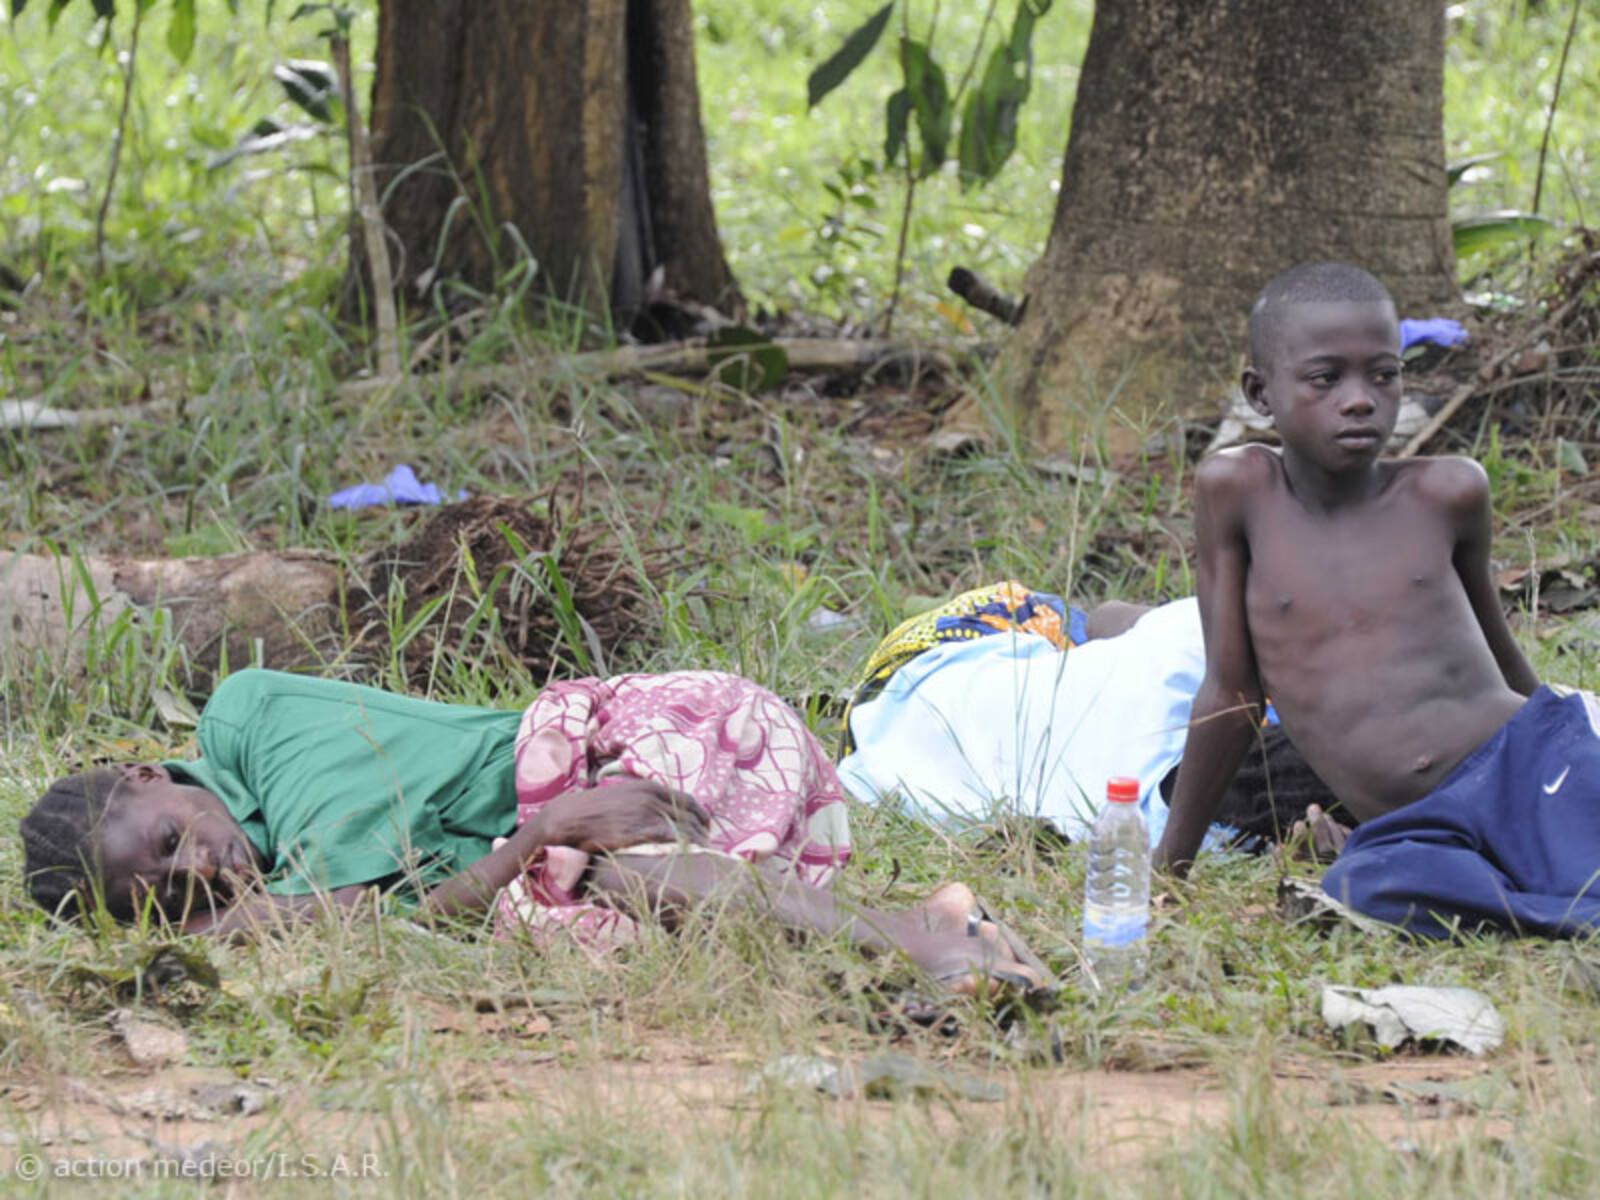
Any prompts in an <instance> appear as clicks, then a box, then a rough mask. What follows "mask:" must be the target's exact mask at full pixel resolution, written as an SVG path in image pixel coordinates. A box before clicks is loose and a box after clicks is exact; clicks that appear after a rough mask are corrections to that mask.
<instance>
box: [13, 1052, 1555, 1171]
mask: <svg viewBox="0 0 1600 1200" xmlns="http://www.w3.org/2000/svg"><path fill="white" fill-rule="evenodd" d="M464 1033H465V1034H470V1033H471V1031H470V1030H466V1031H464ZM641 1049H644V1048H641ZM655 1049H657V1050H659V1051H660V1053H652V1054H651V1055H650V1057H649V1058H648V1059H645V1060H639V1059H630V1060H627V1061H613V1062H606V1063H602V1064H599V1065H597V1066H573V1065H569V1064H566V1063H562V1062H558V1061H556V1056H555V1055H554V1054H553V1053H551V1052H548V1051H539V1050H530V1049H508V1050H507V1051H506V1052H505V1053H504V1054H502V1055H501V1056H499V1057H498V1058H496V1059H494V1060H493V1061H489V1062H478V1063H473V1062H465V1063H460V1064H458V1066H459V1069H452V1071H451V1072H450V1075H449V1078H448V1079H447V1080H446V1079H442V1078H435V1079H434V1080H433V1082H432V1086H434V1087H437V1088H442V1089H445V1090H446V1091H447V1093H448V1095H449V1097H450V1100H451V1113H452V1117H453V1120H452V1128H453V1136H459V1137H463V1138H465V1139H468V1140H470V1139H471V1138H472V1136H473V1133H474V1131H475V1129H481V1131H482V1133H483V1135H484V1136H485V1137H492V1136H494V1134H495V1131H496V1130H503V1129H505V1128H506V1127H507V1123H508V1122H513V1121H516V1120H520V1119H525V1118H526V1117H527V1116H528V1115H529V1114H531V1113H538V1114H540V1117H541V1120H544V1121H551V1120H556V1121H559V1120H579V1121H582V1120H585V1119H591V1120H592V1119H594V1118H597V1117H598V1118H602V1119H609V1120H614V1121H623V1122H629V1123H632V1122H643V1123H644V1125H645V1126H646V1127H648V1128H650V1129H651V1130H653V1131H655V1132H659V1133H666V1134H667V1135H669V1136H684V1137H690V1136H694V1135H697V1134H700V1133H703V1132H704V1131H706V1130H708V1129H710V1130H715V1129H717V1128H718V1127H719V1126H721V1125H723V1124H724V1123H726V1124H727V1125H728V1126H729V1128H730V1130H731V1128H732V1127H733V1126H734V1125H735V1124H736V1123H737V1122H738V1121H739V1120H740V1119H741V1118H742V1117H743V1116H744V1115H745V1114H748V1113H751V1112H755V1111H758V1110H759V1109H760V1108H761V1107H762V1105H763V1103H764V1098H763V1095H764V1091H765V1089H766V1088H767V1087H769V1086H772V1085H770V1084H764V1083H757V1082H752V1081H753V1080H755V1079H756V1076H757V1071H758V1069H759V1067H760V1066H761V1064H759V1063H754V1062H750V1061H748V1060H746V1059H743V1058H740V1057H738V1056H733V1055H708V1054H697V1053H695V1052H694V1051H693V1050H691V1049H690V1048H688V1047H685V1046H675V1045H672V1044H671V1043H663V1045H662V1046H661V1047H657V1048H655ZM1551 1076H1552V1072H1551V1070H1550V1069H1548V1068H1544V1067H1540V1066H1538V1065H1534V1066H1531V1067H1525V1068H1522V1069H1519V1070H1517V1071H1516V1072H1515V1073H1514V1078H1513V1072H1512V1071H1511V1070H1510V1068H1508V1066H1507V1065H1506V1064H1504V1063H1496V1062H1493V1061H1489V1062H1482V1061H1475V1060H1470V1059H1465V1058H1449V1057H1427V1058H1421V1057H1419V1058H1395V1059H1391V1060H1388V1061H1384V1062H1373V1063H1361V1064H1357V1065H1353V1066H1348V1067H1340V1066H1335V1065H1331V1064H1329V1063H1328V1062H1327V1061H1325V1060H1310V1059H1307V1060H1297V1059H1292V1058H1288V1059H1284V1060H1282V1061H1280V1062H1279V1063H1278V1064H1276V1065H1275V1068H1274V1073H1273V1076H1272V1077H1271V1079H1270V1080H1268V1079H1248V1080H1246V1079H1229V1078H1224V1077H1222V1076H1219V1074H1218V1073H1217V1072H1216V1071H1215V1070H1213V1069H1211V1068H1208V1067H1180V1068H1178V1069H1172V1070H1157V1071H1143V1072H1138V1071H1116V1070H1068V1069H1048V1068H1038V1069H1034V1070H1031V1071H1028V1072H1025V1073H1022V1074H1012V1073H1006V1072H990V1073H987V1074H986V1075H984V1076H983V1077H984V1078H986V1079H988V1080H989V1081H990V1082H992V1083H993V1084H996V1085H998V1086H999V1089H1000V1092H1002V1093H1003V1094H1002V1095H1000V1096H999V1098H998V1102H995V1103H980V1102H974V1101H968V1100H961V1099H956V1098H953V1097H951V1096H947V1095H941V1094H938V1093H937V1092H934V1093H928V1094H925V1095H923V1096H922V1098H920V1099H918V1100H916V1101H915V1103H916V1104H917V1107H918V1109H919V1114H920V1119H921V1120H924V1121H926V1122H928V1123H929V1124H930V1125H931V1126H932V1127H934V1128H935V1129H937V1130H938V1131H940V1132H942V1133H948V1134H950V1135H954V1134H956V1133H958V1132H960V1131H962V1130H970V1129H972V1128H974V1127H979V1126H983V1125H988V1124H996V1125H1004V1124H1007V1123H1010V1122H1015V1121H1017V1120H1019V1119H1020V1118H1021V1115H1022V1114H1023V1113H1025V1114H1026V1115H1027V1117H1028V1119H1029V1120H1030V1121H1031V1122H1037V1123H1038V1125H1039V1127H1040V1128H1041V1130H1042V1131H1043V1132H1044V1133H1045V1134H1046V1135H1048V1136H1058V1137H1060V1138H1062V1139H1064V1140H1065V1141H1066V1143H1067V1144H1069V1145H1072V1146H1074V1147H1078V1148H1081V1152H1082V1153H1083V1154H1084V1155H1085V1156H1086V1157H1087V1158H1088V1159H1089V1161H1091V1162H1098V1163H1104V1164H1105V1165H1107V1166H1111V1165H1123V1164H1137V1163H1139V1162H1141V1161H1144V1160H1146V1159H1147V1158H1148V1157H1149V1156H1151V1155H1153V1154H1159V1153H1162V1152H1165V1151H1171V1150H1174V1149H1177V1148H1179V1147H1181V1146H1183V1145H1185V1144H1187V1143H1189V1142H1190V1141H1192V1139H1193V1138H1194V1137H1196V1136H1197V1135H1203V1134H1204V1133H1205V1132H1206V1131H1208V1130H1212V1131H1217V1132H1218V1133H1219V1134H1220V1133H1221V1132H1222V1131H1224V1130H1225V1129H1226V1128H1227V1127H1228V1126H1229V1125H1230V1124H1231V1123H1237V1122H1238V1121H1240V1120H1254V1119H1255V1118H1253V1117H1252V1116H1251V1115H1250V1113H1251V1112H1259V1111H1260V1110H1261V1109H1262V1108H1263V1106H1270V1108H1271V1110H1272V1112H1273V1113H1274V1114H1275V1117H1274V1119H1275V1120H1277V1121H1278V1122H1280V1123H1281V1126H1284V1127H1288V1128H1294V1127H1296V1126H1299V1125H1300V1124H1301V1123H1304V1122H1310V1123H1313V1124H1316V1123H1326V1122H1328V1121H1332V1120H1344V1121H1348V1122H1352V1123H1354V1124H1355V1125H1357V1126H1359V1127H1361V1128H1363V1129H1365V1130H1366V1131H1367V1132H1368V1133H1370V1134H1371V1136H1372V1137H1374V1138H1376V1139H1378V1140H1379V1141H1381V1142H1382V1143H1384V1144H1386V1145H1388V1146H1391V1147H1393V1148H1395V1149H1396V1150H1397V1151H1400V1152H1414V1151H1415V1150H1417V1149H1426V1148H1428V1147H1430V1146H1435V1145H1438V1144H1441V1143H1444V1142H1448V1141H1451V1140H1454V1139H1455V1138H1457V1137H1458V1136H1461V1135H1464V1134H1468V1133H1471V1134H1473V1135H1475V1136H1481V1137H1491V1138H1492V1137H1500V1136H1505V1135H1507V1134H1508V1133H1509V1131H1510V1126H1511V1112H1512V1110H1513V1107H1514V1106H1522V1107H1526V1108H1528V1109H1531V1110H1533V1111H1538V1110H1539V1109H1540V1108H1541V1107H1542V1105H1543V1103H1544V1098H1543V1096H1542V1094H1541V1093H1542V1091H1543V1084H1544V1083H1545V1082H1547V1077H1551ZM1247 1093H1250V1094H1253V1100H1252V1099H1241V1096H1244V1095H1246V1094H1247ZM806 1094H807V1095H810V1093H806ZM815 1095H816V1104H817V1105H818V1110H819V1111H821V1112H823V1113H826V1114H828V1115H830V1116H832V1117H835V1118H836V1119H838V1120H841V1121H865V1122H869V1123H873V1124H876V1123H881V1122H887V1121H890V1120H894V1119H901V1118H902V1117H903V1114H904V1111H905V1107H904V1106H905V1104H906V1100H904V1099H900V1100H879V1099H866V1098H862V1097H853V1098H846V1099H837V1100H836V1099H827V1098H824V1097H823V1096H821V1094H820V1093H818V1094H815ZM388 1120H389V1118H388V1117H387V1116H386V1115H384V1114H381V1113H379V1112H378V1111H376V1105H375V1104H374V1102H373V1099H372V1096H371V1094H370V1092H363V1091H361V1090H359V1089H357V1090H353V1091H351V1092H350V1094H349V1096H348V1098H345V1099H341V1097H340V1093H339V1090H338V1088H337V1087H332V1088H321V1089H314V1088H308V1087H305V1086H300V1085H288V1084H284V1083H280V1082H278V1081H273V1080H241V1079H239V1078H237V1077H235V1076H233V1075H230V1074H228V1073H226V1072H222V1071H218V1070H202V1069H196V1068H190V1067H181V1066H173V1067H168V1068H165V1069H162V1070H158V1071H153V1072H150V1073H144V1074H127V1073H124V1074H112V1075H103V1076H100V1077H96V1078H83V1079H78V1078H72V1077H66V1078H50V1079H37V1080H32V1081H26V1082H23V1081H17V1082H12V1083H10V1084H8V1085H5V1086H4V1087H3V1088H0V1171H5V1172H9V1171H11V1170H12V1169H13V1168H15V1166H16V1165H17V1163H18V1159H19V1155H21V1154H23V1153H24V1152H33V1153H36V1154H37V1155H38V1157H39V1158H41V1159H43V1160H44V1161H45V1163H46V1165H47V1167H48V1166H50V1165H51V1164H54V1163H57V1162H60V1161H73V1160H78V1161H85V1162H87V1161H90V1160H95V1161H117V1162H123V1163H131V1162H134V1161H143V1162H145V1163H146V1166H145V1167H144V1168H143V1169H144V1170H146V1171H150V1170H153V1169H155V1168H154V1167H152V1166H150V1165H149V1164H151V1163H154V1162H155V1161H156V1160H168V1161H173V1162H182V1161H185V1160H186V1159H189V1160H194V1161H197V1162H199V1161H203V1160H205V1159H207V1158H210V1159H212V1160H216V1159H219V1158H229V1157H232V1158H234V1159H237V1158H238V1157H239V1156H240V1155H242V1154H243V1153H244V1149H243V1147H244V1146H245V1144H246V1139H247V1138H248V1137H249V1136H250V1135H252V1134H255V1135H259V1136H257V1137H255V1138H254V1139H253V1140H252V1141H251V1142H250V1143H249V1144H250V1145H251V1146H252V1147H261V1146H267V1147H268V1149H267V1150H265V1151H261V1150H259V1149H253V1150H252V1153H255V1154H256V1155H257V1156H258V1158H260V1157H262V1156H263V1155H265V1156H268V1157H270V1156H272V1155H281V1156H282V1157H281V1160H280V1161H279V1162H278V1163H277V1164H276V1165H277V1167H278V1168H279V1169H280V1170H282V1171H288V1170H289V1169H290V1168H291V1167H292V1166H293V1165H294V1164H301V1163H304V1162H306V1161H310V1162H312V1163H314V1164H315V1165H316V1166H317V1167H318V1169H321V1170H323V1171H327V1169H328V1168H329V1166H330V1164H332V1163H333V1162H334V1161H335V1160H336V1159H337V1158H339V1157H341V1156H342V1158H343V1160H344V1165H345V1166H346V1167H347V1168H348V1169H349V1170H350V1171H351V1172H352V1173H355V1172H356V1170H357V1169H358V1167H359V1165H360V1163H361V1162H362V1156H363V1155H375V1154H378V1153H379V1150H378V1147H379V1145H380V1136H381V1134H382V1133H383V1131H384V1129H385V1128H386V1125H385V1122H386V1121H388ZM367 1161H368V1163H369V1165H370V1163H371V1160H370V1159H369V1160H367ZM380 1165H381V1164H380ZM125 1169H130V1168H125ZM164 1169H166V1170H169V1171H170V1170H175V1169H180V1168H173V1167H166V1168H164Z"/></svg>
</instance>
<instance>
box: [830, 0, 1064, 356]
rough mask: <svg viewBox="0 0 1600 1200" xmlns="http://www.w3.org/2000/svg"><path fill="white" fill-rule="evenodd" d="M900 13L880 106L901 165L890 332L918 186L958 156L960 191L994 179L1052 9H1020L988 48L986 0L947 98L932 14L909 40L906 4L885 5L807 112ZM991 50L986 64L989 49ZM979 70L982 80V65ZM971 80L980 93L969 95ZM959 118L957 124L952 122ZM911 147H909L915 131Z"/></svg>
mask: <svg viewBox="0 0 1600 1200" xmlns="http://www.w3.org/2000/svg"><path fill="white" fill-rule="evenodd" d="M896 3H898V4H899V7H900V39H899V65H900V81H901V86H900V87H899V88H898V89H897V90H895V91H894V92H891V93H890V94H889V96H888V98H887V99H886V100H885V101H884V109H883V116H884V138H883V157H884V166H885V169H886V170H888V169H892V168H894V167H895V166H900V167H901V168H902V170H903V172H904V177H905V203H904V207H903V209H902V212H901V217H900V239H899V245H898V247H897V249H896V251H895V277H894V291H893V293H892V294H891V295H890V298H889V305H888V309H887V311H886V312H885V315H884V331H885V332H886V333H887V332H888V331H889V329H890V328H891V327H892V325H893V321H894V310H895V307H896V305H897V304H898V302H899V299H900V286H901V283H902V282H903V279H904V273H905V257H906V231H907V228H908V227H909V225H910V223H911V213H912V210H913V207H914V206H915V203H916V192H917V184H918V183H919V182H920V181H921V180H924V179H927V178H928V177H929V176H931V175H933V174H935V173H936V172H938V171H939V170H940V169H941V168H942V167H943V166H944V165H945V163H946V162H948V161H950V157H951V154H950V152H951V147H952V145H953V146H954V149H955V161H956V163H957V166H958V169H959V174H960V179H961V186H962V187H963V188H968V187H974V186H979V187H981V186H982V185H983V184H985V183H988V182H989V181H990V180H992V179H994V177H995V176H996V175H998V174H999V173H1000V170H1001V168H1002V167H1004V166H1005V164H1006V161H1007V160H1008V159H1009V158H1010V157H1011V155H1012V153H1013V152H1014V151H1015V150H1016V148H1017V115H1018V113H1019V112H1020V111H1021V109H1022V105H1023V104H1024V103H1025V102H1026V101H1027V99H1028V95H1029V93H1030V92H1031V91H1032V87H1033V33H1034V29H1035V26H1036V25H1037V23H1038V20H1039V18H1040V17H1042V16H1044V15H1045V14H1046V13H1047V12H1049V11H1050V5H1051V0H1017V7H1016V13H1015V15H1014V17H1013V18H1012V22H1011V28H1010V31H1009V33H1001V34H1000V35H999V37H998V41H997V42H996V43H995V44H994V45H992V46H990V30H991V28H992V27H994V26H995V24H996V22H995V15H996V10H997V9H998V8H999V0H990V3H989V6H988V9H987V10H986V11H985V13H984V20H983V25H982V27H981V29H980V30H979V33H978V41H977V44H976V45H974V46H973V47H972V50H971V53H970V54H969V55H968V58H967V62H966V66H965V68H964V69H963V70H962V72H961V76H960V79H959V81H958V82H957V84H956V86H955V87H954V88H953V89H952V88H951V87H950V83H949V76H948V75H947V74H946V72H945V70H944V68H943V67H942V66H940V64H939V62H938V61H937V60H936V59H935V57H934V52H933V48H934V35H935V33H936V31H937V28H938V6H937V5H935V6H934V13H933V17H932V18H931V19H930V20H929V22H928V28H927V31H926V33H925V34H924V35H923V36H922V37H914V36H913V35H912V22H911V11H910V10H911V3H912V0H890V2H889V3H888V4H885V5H884V6H883V7H882V8H880V9H878V11H877V12H875V13H873V14H872V16H870V17H869V18H867V20H866V21H865V22H863V23H862V24H861V25H860V26H858V27H857V28H856V29H854V30H853V31H852V32H851V33H850V34H849V36H847V37H846V38H845V40H844V42H843V43H842V44H841V45H840V47H839V48H838V49H837V50H835V51H834V52H833V53H832V54H831V55H829V56H828V57H827V58H826V59H825V60H823V62H822V63H821V64H820V65H819V66H818V67H817V68H816V69H815V70H813V71H812V72H811V75H810V77H809V78H808V79H807V80H806V99H807V106H808V107H811V108H814V107H816V105H818V104H820V103H821V102H822V101H823V99H825V98H826V97H827V96H828V95H829V94H830V93H832V92H833V91H834V90H835V89H837V88H838V87H840V86H841V85H842V84H843V83H844V82H845V81H846V80H847V79H849V78H850V76H851V75H852V74H853V73H854V72H855V70H856V68H857V67H859V66H860V65H861V64H862V63H863V62H864V61H865V60H866V58H867V56H868V55H869V54H871V53H872V51H873V49H874V48H875V47H876V46H877V45H878V43H879V42H880V41H881V40H882V39H883V35H884V31H885V30H886V29H887V28H888V27H889V22H890V20H891V18H892V17H893V16H894V11H895V5H896ZM986 49H987V50H988V54H987V59H986V61H985V50H986ZM980 61H982V62H984V64H985V65H984V68H983V71H982V74H981V75H980V74H978V64H979V62H980ZM975 77H976V80H977V82H976V86H973V81H974V78H975ZM958 113H959V119H958ZM913 123H915V126H916V140H917V146H916V147H915V148H914V147H913V145H912V138H911V133H912V125H913Z"/></svg>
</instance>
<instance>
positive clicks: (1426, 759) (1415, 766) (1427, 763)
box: [1411, 754, 1433, 775]
mask: <svg viewBox="0 0 1600 1200" xmlns="http://www.w3.org/2000/svg"><path fill="white" fill-rule="evenodd" d="M1431 766H1433V756H1432V755H1431V754H1419V755H1417V761H1416V762H1414V763H1412V764H1411V769H1412V770H1413V771H1415V772H1416V773H1417V774H1418V775H1421V774H1422V773H1423V772H1424V771H1426V770H1427V769H1428V768H1429V767H1431Z"/></svg>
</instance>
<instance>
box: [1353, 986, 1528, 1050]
mask: <svg viewBox="0 0 1600 1200" xmlns="http://www.w3.org/2000/svg"><path fill="white" fill-rule="evenodd" d="M1322 1019H1323V1020H1324V1021H1325V1022H1327V1024H1328V1027H1329V1028H1330V1029H1343V1028H1344V1027H1345V1026H1347V1025H1354V1024H1357V1023H1361V1024H1365V1025H1367V1026H1369V1027H1371V1029H1372V1032H1373V1035H1374V1036H1375V1037H1376V1038H1377V1040H1378V1044H1379V1045H1380V1046H1383V1047H1385V1048H1386V1049H1393V1048H1394V1047H1396V1046H1398V1045H1399V1044H1400V1043H1401V1042H1404V1041H1406V1040H1407V1039H1411V1038H1414V1039H1416V1040H1418V1041H1440V1042H1453V1043H1454V1044H1455V1045H1457V1046H1460V1047H1461V1048H1462V1049H1463V1050H1466V1051H1467V1052H1468V1053H1470V1054H1486V1053H1488V1052H1489V1051H1490V1050H1493V1049H1494V1048H1495V1047H1497V1046H1499V1045H1500V1043H1501V1042H1503V1041H1504V1040H1505V1036H1506V1026H1505V1022H1504V1021H1503V1020H1501V1017H1500V1014H1499V1013H1498V1012H1497V1011H1495V1007H1494V1005H1493V1004H1492V1003H1490V1001H1489V998H1488V997H1487V996H1485V995H1484V994H1483V993H1482V992H1475V991H1473V990H1472V989H1471V988H1460V987H1408V986H1404V985H1395V986H1391V987H1381V988H1354V987H1338V986H1333V985H1330V986H1327V987H1324V988H1323V989H1322Z"/></svg>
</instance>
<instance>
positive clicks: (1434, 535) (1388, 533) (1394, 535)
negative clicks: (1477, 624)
mask: <svg viewBox="0 0 1600 1200" xmlns="http://www.w3.org/2000/svg"><path fill="white" fill-rule="evenodd" d="M1249 540H1250V563H1249V569H1248V576H1247V581H1246V589H1245V602H1246V606H1247V609H1248V614H1249V618H1250V623H1251V626H1252V629H1253V630H1254V631H1255V632H1256V633H1257V634H1258V635H1259V634H1260V633H1261V632H1263V631H1264V630H1265V628H1268V627H1278V628H1280V629H1281V628H1284V627H1286V626H1287V627H1290V628H1293V629H1295V630H1296V631H1297V632H1298V633H1299V634H1300V635H1301V636H1314V635H1315V633H1316V632H1317V628H1318V627H1319V626H1321V627H1325V628H1326V629H1328V630H1329V631H1331V630H1332V629H1351V628H1355V629H1361V628H1369V629H1370V628H1376V627H1378V626H1379V625H1391V626H1392V625H1396V624H1404V623H1406V618H1407V615H1408V614H1414V613H1423V612H1425V611H1426V610H1427V606H1428V605H1429V604H1430V603H1431V602H1433V601H1434V600H1436V598H1437V596H1436V594H1437V592H1438V591H1439V590H1440V589H1442V588H1450V589H1459V581H1458V579H1457V577H1456V574H1455V569H1454V566H1453V564H1452V562H1451V552H1452V548H1453V547H1452V539H1451V538H1450V537H1449V536H1448V532H1447V531H1446V530H1444V529H1442V528H1441V526H1440V521H1439V516H1438V514H1437V513H1432V512H1429V511H1427V510H1425V509H1421V508H1419V507H1418V506H1415V505H1407V504H1399V503H1397V504H1387V505H1381V506H1373V507H1372V508H1370V509H1367V510H1365V511H1362V512H1359V513H1354V514H1341V515H1339V516H1337V517H1335V518H1323V517H1319V516H1314V515H1312V514H1309V513H1307V512H1305V511H1304V510H1302V509H1300V508H1298V506H1278V507H1277V508H1276V509H1275V510H1274V511H1270V512H1263V513H1262V514H1260V517H1259V519H1257V520H1255V521H1253V522H1252V525H1251V528H1250V532H1249Z"/></svg>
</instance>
